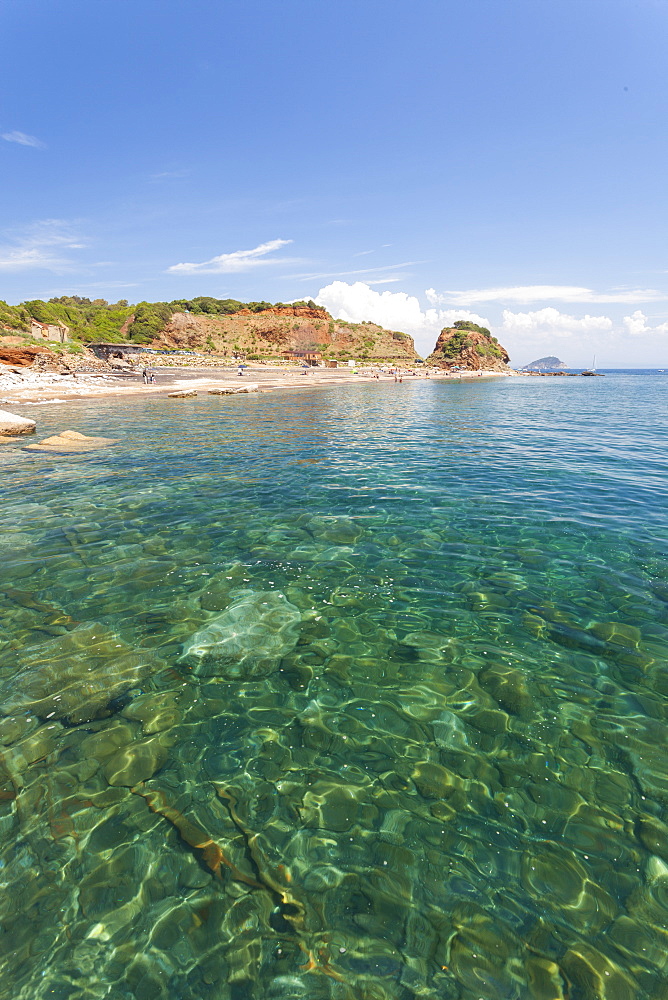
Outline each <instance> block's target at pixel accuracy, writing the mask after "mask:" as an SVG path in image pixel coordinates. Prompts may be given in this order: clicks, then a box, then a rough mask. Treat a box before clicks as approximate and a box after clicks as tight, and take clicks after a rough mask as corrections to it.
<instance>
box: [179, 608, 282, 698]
mask: <svg viewBox="0 0 668 1000" xmlns="http://www.w3.org/2000/svg"><path fill="white" fill-rule="evenodd" d="M300 622H301V612H300V611H299V608H296V607H295V605H294V604H291V603H290V602H289V601H288V600H287V598H286V597H285V596H284V595H283V594H281V593H278V592H276V591H252V590H241V591H237V593H236V597H235V600H234V601H233V602H232V604H230V605H229V607H228V608H226V609H225V611H224V612H223V613H222V614H221V615H218V616H217V617H216V618H214V619H213V620H212V621H211V622H209V624H208V625H207V626H206V627H205V628H203V629H200V631H199V632H196V633H195V634H194V635H193V636H192V637H191V639H190V640H189V641H188V642H187V643H186V644H185V646H184V649H183V657H182V660H183V661H184V662H185V663H187V664H188V665H190V666H191V667H192V668H193V670H194V671H195V673H197V674H199V675H200V676H203V677H214V676H218V677H224V678H226V679H228V680H235V679H237V678H247V677H264V676H266V675H267V674H269V673H270V672H271V671H272V670H273V669H274V668H275V667H276V666H277V665H278V663H279V661H280V659H281V657H283V656H285V655H286V654H287V653H289V652H290V651H291V650H292V649H294V647H295V646H296V645H297V639H298V638H299V624H300Z"/></svg>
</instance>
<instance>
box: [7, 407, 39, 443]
mask: <svg viewBox="0 0 668 1000" xmlns="http://www.w3.org/2000/svg"><path fill="white" fill-rule="evenodd" d="M36 426H37V424H36V423H35V421H34V420H29V419H28V417H19V416H17V415H16V414H15V413H9V412H8V411H7V410H0V435H1V436H2V437H14V436H15V435H17V434H34V433H35V427H36Z"/></svg>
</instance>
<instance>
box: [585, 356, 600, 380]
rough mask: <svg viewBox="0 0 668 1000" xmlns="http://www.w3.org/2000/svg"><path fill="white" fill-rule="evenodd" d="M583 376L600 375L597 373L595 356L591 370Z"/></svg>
mask: <svg viewBox="0 0 668 1000" xmlns="http://www.w3.org/2000/svg"><path fill="white" fill-rule="evenodd" d="M582 374H583V375H597V374H598V372H597V371H596V355H594V360H593V361H592V363H591V368H590V370H589V371H586V372H582Z"/></svg>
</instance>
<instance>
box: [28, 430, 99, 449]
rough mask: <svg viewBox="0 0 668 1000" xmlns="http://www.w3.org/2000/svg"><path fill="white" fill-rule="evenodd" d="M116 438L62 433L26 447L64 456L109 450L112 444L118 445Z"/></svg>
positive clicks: (72, 432)
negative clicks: (67, 453)
mask: <svg viewBox="0 0 668 1000" xmlns="http://www.w3.org/2000/svg"><path fill="white" fill-rule="evenodd" d="M116 443H117V439H116V438H107V437H89V436H88V435H87V434H80V433H79V431H61V433H60V434H54V435H53V436H52V437H48V438H44V440H42V441H38V442H37V443H36V444H29V445H26V447H27V448H29V449H30V451H55V452H59V453H60V454H63V453H65V452H80V451H94V450H95V449H96V448H107V447H108V446H109V445H110V444H116Z"/></svg>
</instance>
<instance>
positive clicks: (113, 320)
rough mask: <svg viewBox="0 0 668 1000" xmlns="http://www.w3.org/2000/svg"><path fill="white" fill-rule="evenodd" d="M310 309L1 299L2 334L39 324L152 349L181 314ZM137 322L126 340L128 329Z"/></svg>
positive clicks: (203, 300)
mask: <svg viewBox="0 0 668 1000" xmlns="http://www.w3.org/2000/svg"><path fill="white" fill-rule="evenodd" d="M286 305H290V306H307V307H309V308H312V309H316V308H318V307H317V306H316V304H315V302H313V301H312V300H309V301H303V302H291V303H288V304H286V303H283V302H275V303H271V302H239V301H238V300H237V299H214V298H211V296H208V295H203V296H199V297H197V298H194V299H175V300H174V301H173V302H139V303H137V305H130V304H129V303H128V302H127V301H126V300H125V299H121V300H120V301H119V302H115V303H113V304H110V303H109V302H107V301H106V299H92V300H91V299H87V298H83V297H82V296H80V295H62V296H60V298H54V299H49V300H48V302H45V301H43V300H42V299H32V300H30V301H27V302H21V303H20V304H19V305H17V306H10V305H8V304H7V303H6V302H3V301H1V300H0V329H2V328H4V329H5V330H15V331H17V332H18V333H24V334H25V333H27V334H29V333H30V320H31V319H36V320H39V322H40V323H64V324H65V326H68V327H69V328H70V336H71V337H72V338H73V339H74V340H79V341H83V342H84V343H91V342H94V341H98V340H99V341H106V342H108V343H119V342H121V341H128V342H130V343H136V344H149V343H150V342H151V341H152V340H153V339H154V338H155V337H157V336H158V334H159V333H160V331H161V330H163V329H164V327H165V326H166V325H167V323H169V321H170V319H171V318H172V316H173V315H174V313H177V312H188V313H192V314H193V315H195V316H203V315H209V316H229V315H233V314H234V313H238V312H240V311H241V310H242V309H243V310H246V311H248V312H251V313H260V312H263V311H265V310H267V309H272V308H285V307H286ZM132 316H134V319H133V320H132V322H131V323H130V324H129V325H128V326H127V328H126V331H125V332H124V333H123V334H122V335H121V330H122V329H123V326H124V324H125V323H126V322H127V321H128V320H129V319H130V318H131V317H132Z"/></svg>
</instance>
